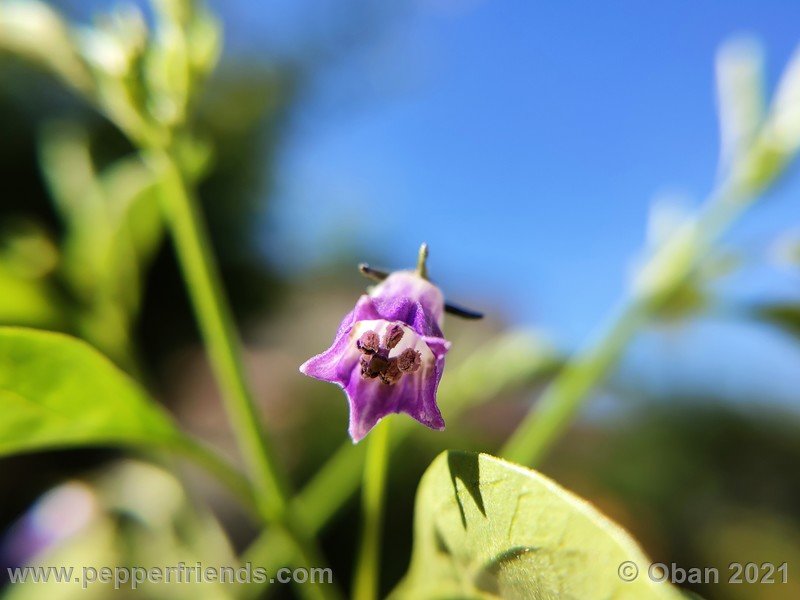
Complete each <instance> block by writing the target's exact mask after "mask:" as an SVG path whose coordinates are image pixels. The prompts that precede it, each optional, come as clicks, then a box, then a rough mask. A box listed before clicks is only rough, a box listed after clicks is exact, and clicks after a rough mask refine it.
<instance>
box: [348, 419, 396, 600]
mask: <svg viewBox="0 0 800 600" xmlns="http://www.w3.org/2000/svg"><path fill="white" fill-rule="evenodd" d="M389 425H390V424H389V422H388V420H386V419H384V421H383V422H382V423H379V424H378V426H377V427H375V429H373V431H372V435H370V436H369V440H368V441H367V443H368V446H367V457H366V462H365V463H364V482H363V484H362V487H361V490H362V494H361V505H362V510H363V518H364V521H363V531H362V532H361V546H360V548H359V552H358V559H357V561H356V571H355V578H354V583H353V598H354V600H375V599H376V598H377V597H378V590H379V586H380V564H381V534H382V532H383V509H384V501H385V489H386V471H387V467H388V463H389Z"/></svg>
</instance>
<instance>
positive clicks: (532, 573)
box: [393, 452, 681, 600]
mask: <svg viewBox="0 0 800 600" xmlns="http://www.w3.org/2000/svg"><path fill="white" fill-rule="evenodd" d="M414 535H415V541H414V553H413V556H412V560H411V568H410V570H409V573H408V575H407V576H406V578H405V579H404V580H403V582H401V584H400V587H399V588H398V589H396V590H395V592H394V594H393V596H394V597H397V598H456V597H457V598H488V597H502V598H576V599H578V598H579V599H581V600H591V599H593V598H598V599H600V598H602V599H605V598H611V597H613V598H620V599H622V598H631V599H632V600H645V599H648V598H659V599H665V600H666V599H669V598H671V599H677V598H681V594H680V593H679V592H678V591H677V590H676V589H675V588H673V587H670V586H668V585H666V584H656V583H653V582H652V581H651V580H650V579H649V578H648V577H647V576H646V574H645V570H646V569H647V566H648V565H649V564H650V560H648V559H647V557H646V556H645V555H644V554H643V553H642V551H641V550H640V549H639V547H638V546H637V544H636V542H634V541H633V540H632V539H631V538H630V536H629V535H628V534H627V533H626V532H625V531H623V530H622V529H621V528H620V527H619V526H617V525H616V524H614V523H612V522H611V521H609V520H608V519H607V518H606V517H605V516H603V515H602V514H600V513H599V512H598V511H597V510H596V509H595V508H593V507H592V506H591V505H589V504H588V503H587V502H585V501H584V500H581V499H580V498H578V497H576V496H574V495H573V494H571V493H570V492H568V491H566V490H564V489H563V488H561V487H559V486H558V485H557V484H556V483H555V482H553V481H551V480H549V479H547V478H546V477H544V476H542V475H540V474H539V473H536V472H535V471H531V470H528V469H525V468H523V467H519V466H517V465H514V464H511V463H508V462H505V461H502V460H500V459H497V458H494V457H492V456H488V455H486V454H480V455H478V454H471V453H465V452H446V453H444V454H441V455H440V456H439V457H438V458H437V459H436V460H434V462H433V464H432V465H431V466H430V467H429V468H428V470H427V471H426V473H425V475H424V476H423V478H422V482H421V483H420V488H419V491H418V493H417V502H416V517H415V526H414ZM626 561H632V562H633V563H634V564H635V565H636V566H637V567H638V568H639V569H641V571H642V573H641V574H640V575H639V577H637V578H635V580H634V581H631V582H626V581H623V580H622V579H621V578H620V576H619V574H618V572H619V569H620V565H621V564H622V563H624V562H626Z"/></svg>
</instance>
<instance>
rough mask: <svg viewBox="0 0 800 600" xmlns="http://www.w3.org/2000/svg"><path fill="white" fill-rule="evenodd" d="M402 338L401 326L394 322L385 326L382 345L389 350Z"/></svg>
mask: <svg viewBox="0 0 800 600" xmlns="http://www.w3.org/2000/svg"><path fill="white" fill-rule="evenodd" d="M402 339H403V328H402V327H400V325H398V324H396V323H394V324H392V325H389V327H387V328H386V333H384V334H383V345H384V346H386V347H387V348H388V349H389V350H391V349H392V348H394V347H395V346H397V344H399V343H400V340H402Z"/></svg>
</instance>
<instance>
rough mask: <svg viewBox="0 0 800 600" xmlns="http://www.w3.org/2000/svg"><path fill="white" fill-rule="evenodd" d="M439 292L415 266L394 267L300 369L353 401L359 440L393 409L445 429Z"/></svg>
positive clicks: (447, 345)
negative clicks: (438, 396) (440, 394)
mask: <svg viewBox="0 0 800 600" xmlns="http://www.w3.org/2000/svg"><path fill="white" fill-rule="evenodd" d="M443 316H444V297H443V296H442V292H441V291H440V290H439V288H437V287H436V286H435V285H433V284H432V283H430V282H429V281H428V280H427V279H424V278H423V277H421V276H420V275H419V274H417V273H415V272H413V271H398V272H395V273H392V274H391V275H389V277H387V278H386V279H385V280H384V281H382V282H381V283H380V284H378V285H377V286H376V287H375V288H374V289H373V290H372V291H371V292H370V293H369V294H364V295H362V296H361V297H360V298H359V299H358V302H356V306H355V308H354V309H353V310H352V312H350V313H349V314H348V315H347V316H346V317H345V318H344V320H343V321H342V324H341V325H340V326H339V331H338V332H337V334H336V338H335V339H334V340H333V345H331V347H330V348H328V349H327V350H326V351H325V352H323V353H322V354H318V355H317V356H314V357H313V358H311V359H309V360H308V361H306V362H305V363H304V364H303V365H302V366H301V367H300V372H301V373H304V374H305V375H308V376H310V377H314V378H316V379H319V380H321V381H329V382H330V383H335V384H336V385H339V386H341V387H342V388H343V389H344V391H345V394H347V400H348V403H349V404H350V427H349V432H350V437H351V438H353V441H354V442H358V441H359V440H361V439H362V438H363V437H364V436H365V435H367V433H369V431H370V429H372V428H373V427H374V426H375V424H376V423H377V422H378V421H380V420H381V419H382V418H383V417H385V416H386V415H388V414H391V413H406V414H407V415H410V416H411V417H413V418H414V419H416V420H417V421H419V422H420V423H422V424H423V425H427V426H428V427H430V428H432V429H444V419H442V414H441V412H439V407H438V406H437V405H436V389H437V388H438V386H439V380H440V379H441V378H442V371H443V369H444V355H445V354H447V351H448V350H449V349H450V342H448V341H447V340H446V339H444V336H443V334H442V329H441V327H442V317H443Z"/></svg>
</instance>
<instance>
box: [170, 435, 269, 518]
mask: <svg viewBox="0 0 800 600" xmlns="http://www.w3.org/2000/svg"><path fill="white" fill-rule="evenodd" d="M175 450H176V452H177V453H178V454H180V455H182V456H184V457H185V458H188V459H191V460H192V461H193V462H194V463H196V464H197V465H199V466H200V467H202V468H203V469H205V470H206V471H207V472H208V473H209V474H211V475H213V476H214V477H216V478H217V479H218V480H219V481H220V482H221V483H222V484H224V485H225V486H226V487H227V488H228V489H229V490H230V491H231V492H232V493H233V494H234V495H235V496H236V498H237V499H238V500H239V501H241V502H242V504H243V505H244V506H245V507H247V509H248V510H250V511H251V512H252V513H253V514H254V515H257V514H259V513H258V506H257V505H256V502H255V499H254V498H253V491H252V488H251V486H250V482H249V481H248V479H247V478H246V477H245V476H244V475H242V473H241V472H240V471H239V470H238V469H236V467H235V466H233V465H232V464H230V463H229V462H228V461H227V460H225V459H223V458H222V457H221V456H220V455H219V454H217V453H216V452H214V451H213V450H211V449H210V448H208V447H207V446H205V445H204V444H202V443H201V442H199V441H198V440H195V439H194V438H191V437H189V436H185V437H183V438H182V439H181V440H180V442H179V443H178V445H177V446H176V447H175Z"/></svg>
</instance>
